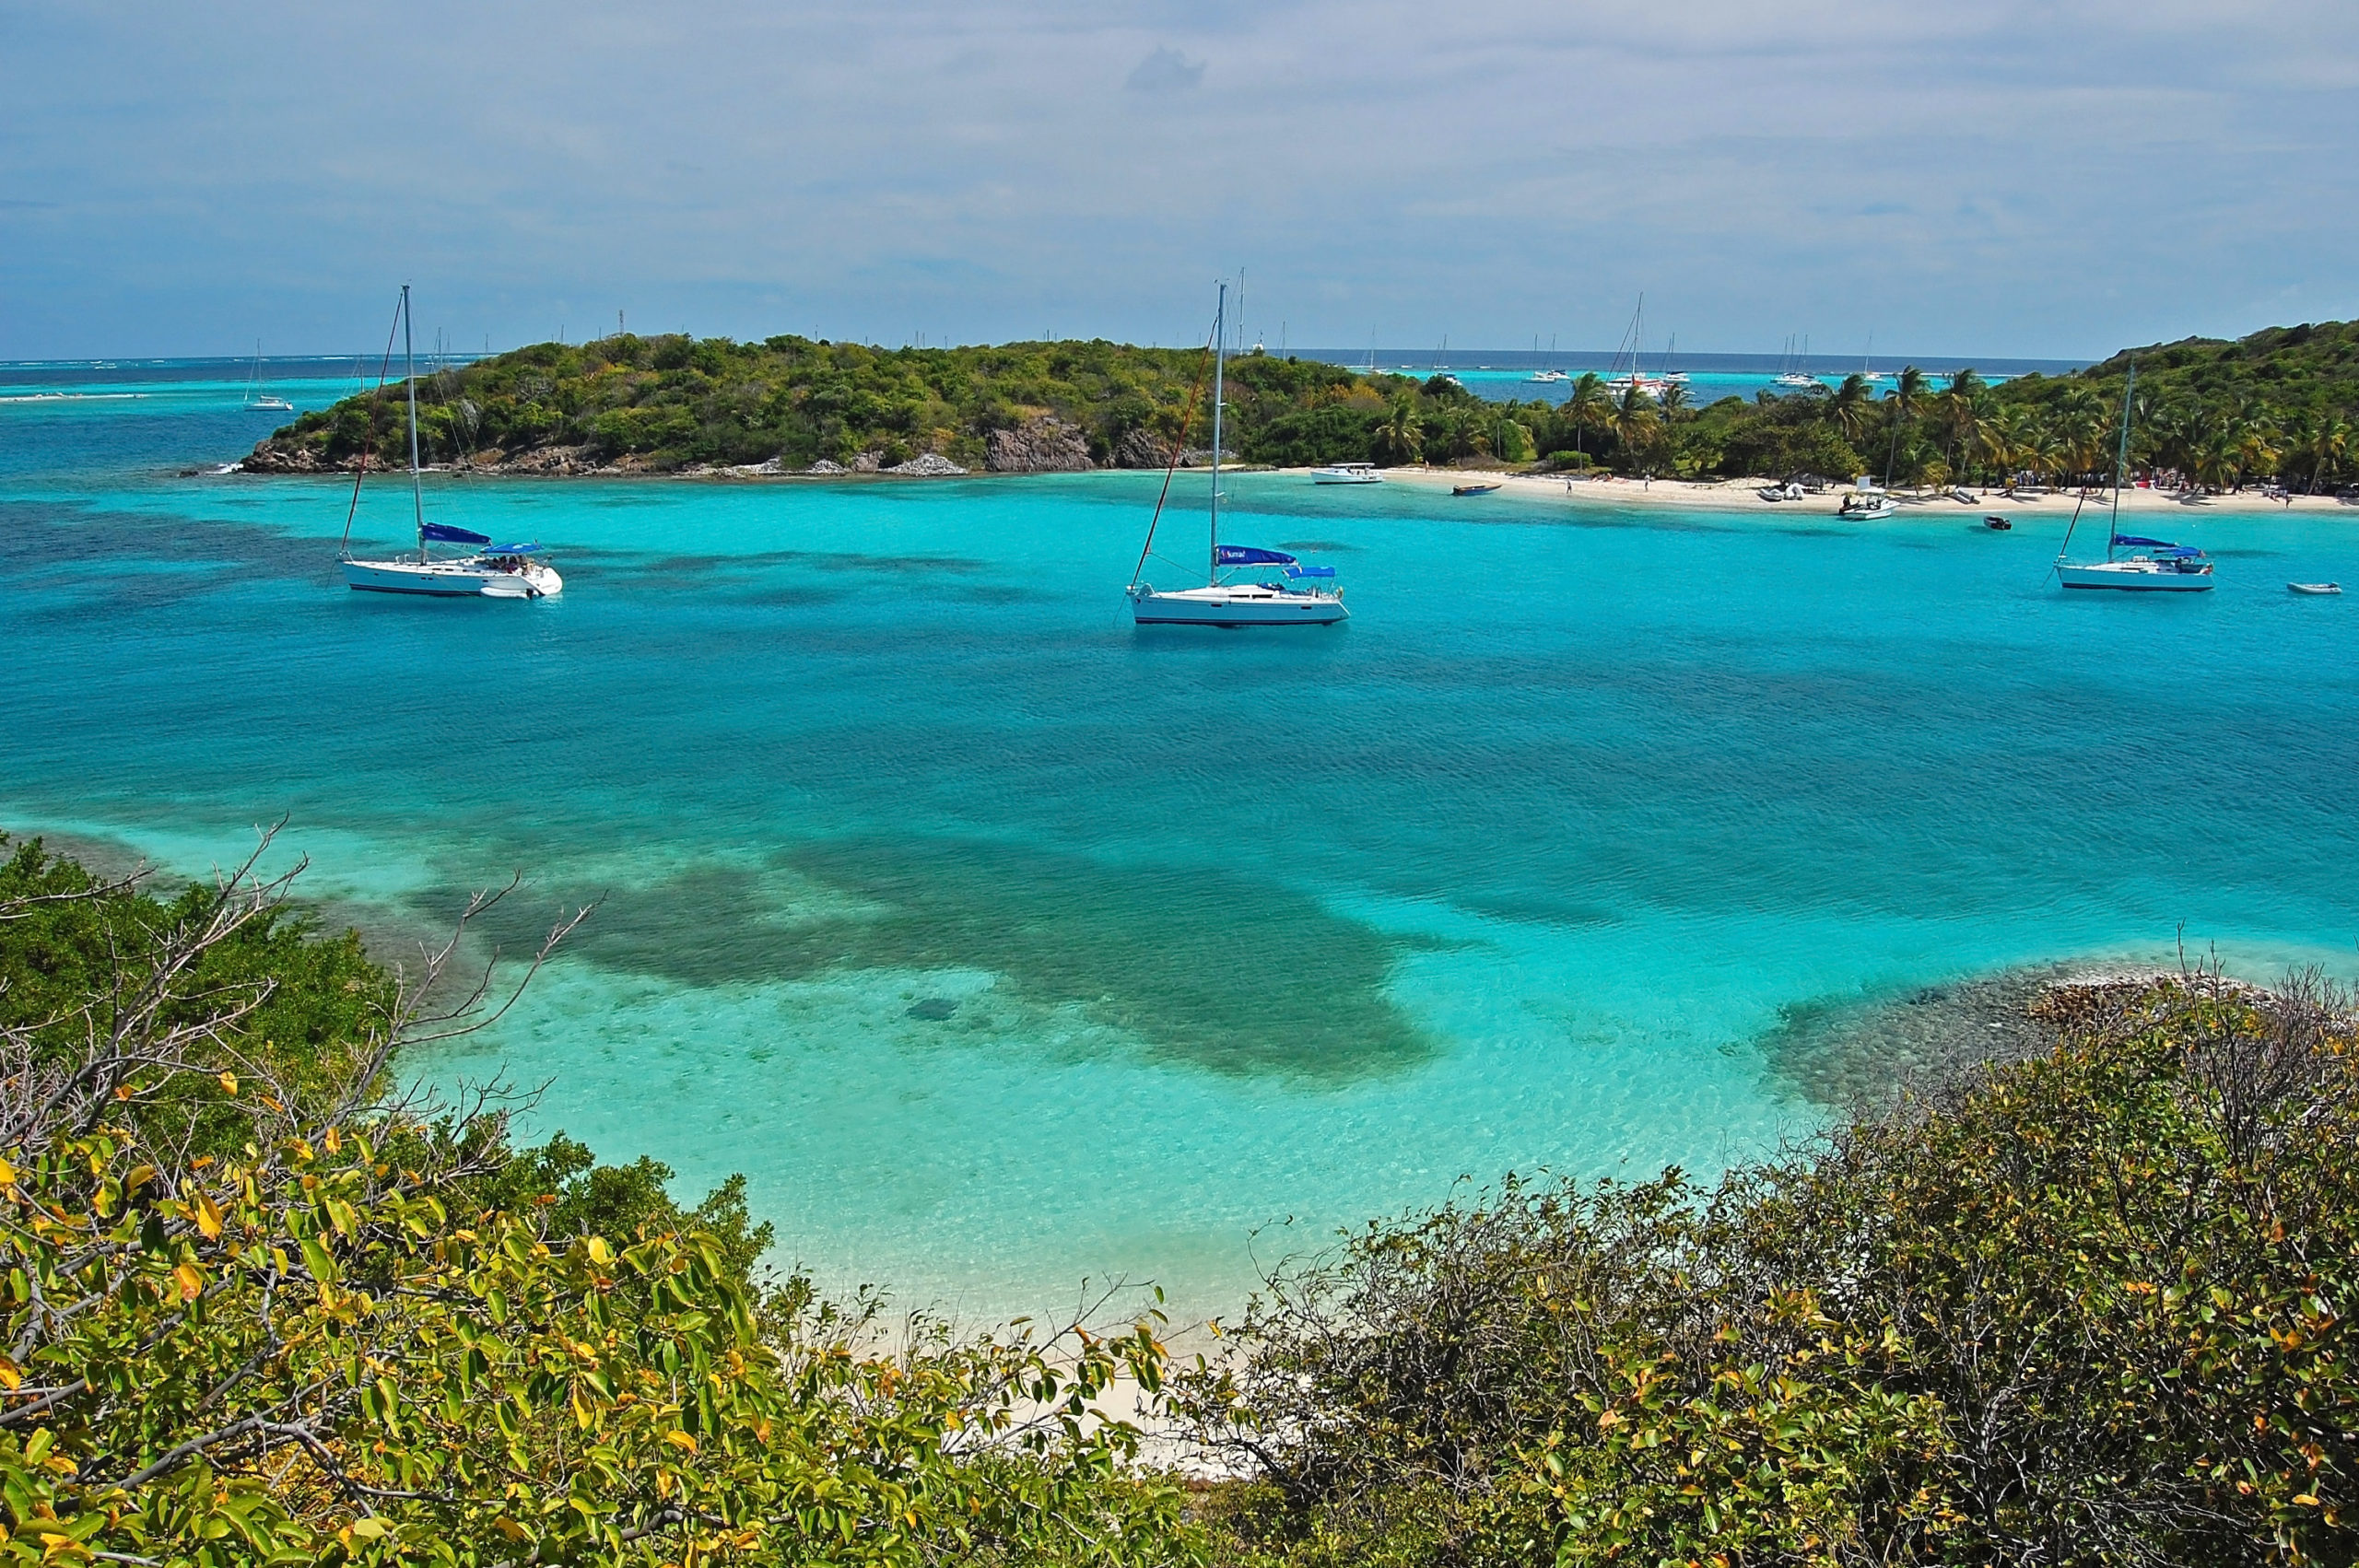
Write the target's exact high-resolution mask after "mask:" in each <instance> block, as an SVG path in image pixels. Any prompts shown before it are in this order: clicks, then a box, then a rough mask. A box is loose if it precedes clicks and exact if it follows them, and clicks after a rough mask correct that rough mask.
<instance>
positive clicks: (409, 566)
mask: <svg viewBox="0 0 2359 1568" xmlns="http://www.w3.org/2000/svg"><path fill="white" fill-rule="evenodd" d="M344 580H345V582H346V584H347V585H349V586H350V587H351V588H352V589H353V590H354V591H356V592H359V593H409V594H416V595H418V596H421V597H424V598H428V599H478V598H480V599H548V598H553V597H555V596H556V595H557V594H559V593H562V592H563V591H565V579H563V578H561V577H559V576H558V575H557V572H556V571H555V570H553V569H552V568H548V567H544V566H527V567H524V568H522V569H510V568H500V567H495V566H492V565H490V564H489V563H487V562H485V561H481V560H474V559H468V560H455V561H424V562H419V561H346V562H345V563H344Z"/></svg>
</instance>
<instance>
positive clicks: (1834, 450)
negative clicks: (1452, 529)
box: [243, 322, 2359, 493]
mask: <svg viewBox="0 0 2359 1568" xmlns="http://www.w3.org/2000/svg"><path fill="white" fill-rule="evenodd" d="M1207 358H1208V356H1207V354H1206V352H1205V351H1204V350H1202V349H1194V348H1152V347H1138V346H1133V345H1123V344H1115V343H1108V342H1105V341H1103V340H1092V341H1088V342H1054V343H1011V344H1001V345H992V346H985V347H967V348H901V349H885V348H876V347H871V346H868V345H860V344H848V343H830V342H827V341H824V340H813V339H810V338H804V337H799V336H787V337H772V338H768V339H765V340H764V341H762V342H760V343H737V342H733V341H731V340H729V339H726V338H691V337H687V336H685V335H677V334H674V335H664V336H654V337H641V336H637V335H633V334H617V335H616V336H613V337H606V338H601V339H598V340H596V341H595V342H592V343H586V344H580V345H566V344H554V343H544V344H535V345H532V346H530V347H527V348H520V349H515V350H513V351H511V352H509V353H506V354H500V355H497V356H494V357H490V358H487V359H482V360H478V361H476V362H475V363H474V364H471V365H467V366H464V367H452V368H446V369H437V370H435V371H432V372H430V373H428V374H426V375H424V376H421V377H420V378H419V380H418V387H417V391H418V397H419V421H418V423H419V429H418V436H419V442H420V448H421V451H422V453H423V455H424V457H425V459H426V461H427V462H428V463H430V464H432V465H435V466H438V467H447V468H453V469H463V470H467V471H471V472H477V473H492V474H544V475H565V474H621V475H628V474H704V475H711V474H741V475H746V476H760V475H769V474H858V473H871V474H873V473H880V472H882V473H897V474H910V475H917V476H928V475H940V474H960V473H968V472H974V471H979V470H980V471H987V472H992V473H1015V474H1040V473H1078V472H1084V471H1087V470H1092V469H1104V468H1161V467H1163V466H1165V465H1167V464H1168V463H1170V462H1173V461H1174V460H1175V458H1176V459H1177V460H1178V461H1180V462H1183V463H1184V462H1202V461H1208V460H1209V456H1210V454H1209V452H1207V451H1202V450H1200V449H1199V448H1198V446H1197V445H1196V443H1200V442H1203V440H1205V439H1206V437H1205V433H1204V432H1205V429H1206V427H1207V426H1208V425H1209V417H1208V413H1207V411H1206V409H1205V408H1204V406H1203V399H1204V397H1205V395H1206V391H1205V385H1206V378H1205V375H1204V371H1205V369H1206V361H1207ZM2133 360H2134V361H2135V363H2136V366H2137V369H2138V392H2137V399H2138V406H2137V410H2136V416H2135V418H2134V419H2133V421H2132V429H2131V438H2130V439H2131V454H2130V455H2131V460H2132V462H2133V464H2135V465H2136V466H2137V467H2139V468H2141V469H2142V470H2146V471H2152V472H2170V473H2174V474H2178V475H2180V476H2182V477H2183V478H2184V479H2185V481H2186V482H2187V483H2189V485H2191V486H2200V487H2201V488H2205V489H2211V490H2229V489H2236V488H2240V487H2243V486H2248V485H2254V484H2259V483H2265V482H2275V483H2278V484H2282V485H2283V486H2288V487H2289V488H2293V489H2298V490H2302V491H2304V492H2306V493H2318V492H2322V491H2330V490H2331V489H2333V488H2334V486H2336V485H2337V484H2339V483H2341V482H2344V481H2345V480H2347V479H2348V478H2349V476H2350V475H2351V474H2352V472H2353V467H2354V462H2359V444H2354V442H2353V438H2352V430H2353V423H2354V421H2359V323H2353V322H2327V323H2323V324H2319V325H2309V326H2297V327H2281V328H2271V329H2269V330H2267V331H2264V332H2259V333H2253V334H2252V335H2250V336H2248V337H2245V338H2241V339H2238V340H2236V341H2235V342H2227V341H2223V340H2217V339H2204V338H2189V339H2187V340H2185V341H2183V342H2179V343H2174V344H2168V345H2154V346H2150V347H2146V348H2140V349H2131V350H2125V351H2123V352H2122V353H2120V354H2117V355H2115V356H2114V357H2111V358H2109V359H2107V360H2106V361H2105V362H2103V363H2102V364H2098V365H2095V366H2091V367H2089V368H2088V369H2083V370H2079V371H2075V372H2072V373H2071V374H2069V375H2063V376H2051V377H2042V376H2036V375H2035V376H2025V377H2021V378H2018V379H2015V380H2008V381H2004V382H2001V383H1998V384H1991V383H1989V382H1986V381H1985V380H1984V379H1983V378H1982V377H1981V376H1979V375H1978V374H1976V372H1975V371H1973V370H1972V369H1954V370H1949V371H1945V372H1942V373H1939V374H1935V373H1929V372H1927V371H1925V370H1922V369H1918V368H1916V367H1913V366H1912V367H1910V368H1908V369H1904V370H1902V371H1901V372H1899V374H1898V375H1897V376H1895V377H1888V378H1882V379H1874V378H1870V377H1868V376H1864V375H1854V376H1848V377H1846V378H1844V380H1842V381H1841V383H1840V384H1839V385H1834V386H1825V385H1822V387H1821V388H1820V389H1819V390H1818V391H1815V392H1801V393H1799V394H1794V395H1778V394H1775V393H1773V392H1762V393H1760V394H1758V395H1757V396H1755V397H1754V398H1753V399H1751V400H1747V399H1744V398H1739V397H1733V396H1731V397H1725V398H1721V399H1719V400H1718V401H1716V402H1712V403H1709V404H1696V403H1695V402H1693V401H1691V399H1690V396H1689V393H1688V390H1687V389H1686V388H1685V387H1684V386H1680V385H1676V384H1674V385H1672V386H1670V387H1668V388H1666V389H1664V390H1663V392H1661V395H1660V396H1654V395H1649V393H1648V392H1646V391H1644V390H1642V389H1641V388H1639V387H1637V386H1627V387H1623V388H1619V389H1616V388H1615V387H1614V386H1613V385H1611V384H1610V383H1608V382H1607V381H1606V380H1604V379H1603V378H1602V377H1599V376H1597V375H1594V374H1590V375H1584V376H1582V377H1580V378H1579V379H1578V380H1575V381H1574V382H1572V383H1571V385H1570V386H1569V388H1568V389H1567V391H1568V395H1567V397H1566V399H1565V400H1564V401H1563V402H1561V403H1549V402H1543V401H1494V400H1490V399H1485V398H1482V397H1478V396H1476V395H1475V394H1474V393H1473V392H1469V391H1468V390H1467V389H1466V388H1465V387H1463V386H1462V385H1461V384H1460V383H1459V382H1458V381H1457V380H1454V379H1452V378H1451V377H1449V376H1447V375H1439V374H1438V375H1434V376H1430V377H1427V378H1426V379H1424V380H1418V379H1416V378H1414V377H1411V376H1406V375H1396V374H1385V373H1380V372H1379V373H1372V374H1371V373H1362V372H1358V371H1355V370H1352V369H1348V368H1346V367H1344V366H1339V365H1332V364H1327V363H1324V362H1321V361H1318V360H1309V359H1303V358H1300V357H1277V356H1273V355H1269V354H1264V353H1258V352H1257V353H1252V354H1247V355H1243V356H1240V357H1237V358H1235V359H1233V360H1231V361H1230V362H1229V367H1228V375H1227V423H1226V435H1225V438H1224V439H1225V441H1226V444H1228V446H1229V447H1230V449H1231V451H1232V454H1233V455H1234V456H1236V457H1238V458H1240V459H1241V460H1242V461H1244V462H1251V463H1262V464H1268V465H1273V466H1280V467H1292V466H1302V465H1309V464H1317V463H1322V462H1338V461H1363V462H1379V463H1389V464H1402V463H1416V462H1428V463H1435V464H1440V465H1445V466H1456V465H1468V464H1480V465H1496V466H1506V467H1509V468H1518V467H1523V468H1533V467H1537V468H1543V469H1547V470H1551V471H1556V470H1565V471H1580V470H1590V469H1595V470H1601V471H1605V472H1611V473H1615V474H1647V475H1659V476H1663V477H1677V478H1685V479H1711V478H1721V477H1733V476H1741V475H1748V474H1753V475H1768V476H1774V477H1780V478H1783V477H1790V476H1793V475H1798V474H1817V475H1827V476H1833V477H1837V478H1848V477H1849V476H1850V475H1852V474H1880V475H1883V476H1884V477H1886V478H1887V479H1888V480H1889V481H1890V482H1892V483H1896V484H1904V485H1920V486H1926V485H1929V486H1948V485H1959V484H1975V483H2000V484H2003V483H2006V482H2008V481H2009V480H2011V479H2013V478H2014V477H2016V476H2025V475H2027V476H2030V477H2033V478H2035V479H2037V480H2040V481H2044V482H2048V483H2056V484H2068V483H2073V482H2090V481H2096V480H2102V479H2104V478H2107V477H2108V476H2109V475H2110V474H2111V471H2112V467H2113V457H2114V435H2115V432H2116V431H2117V429H2118V421H2119V411H2120V406H2121V395H2122V389H2123V383H2124V380H2125V377H2126V374H2127V372H2128V369H2129V368H2130V364H2131V362H2132V361H2133ZM403 399H404V392H403V389H402V388H401V387H400V386H399V385H397V384H391V383H389V384H387V385H386V386H384V387H381V388H380V389H378V390H376V391H374V392H370V393H366V394H363V395H360V396H357V397H352V398H347V399H346V400H345V401H343V402H341V403H339V404H335V405H334V407H331V408H328V409H324V410H321V411H318V412H315V413H310V414H306V415H303V416H302V417H300V418H299V419H297V420H296V421H295V422H294V423H293V424H291V425H289V426H287V427H284V428H282V429H280V430H278V431H276V433H274V434H273V435H272V436H271V437H270V438H269V439H266V440H264V441H263V442H261V443H260V444H259V445H258V446H256V447H255V449H254V451H253V452H252V455H250V456H249V457H248V458H247V459H246V460H245V462H244V464H243V467H244V468H245V470H246V471H247V472H249V473H263V474H321V473H334V472H350V471H351V470H352V469H353V468H354V467H356V466H358V465H359V464H360V463H361V462H362V461H363V454H364V453H366V454H368V457H367V461H368V462H369V465H370V466H372V467H374V466H399V465H401V464H403V463H405V462H406V461H407V450H406V435H405V420H404V415H403V409H402V407H401V406H400V404H401V403H402V401H403Z"/></svg>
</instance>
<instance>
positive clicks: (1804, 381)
mask: <svg viewBox="0 0 2359 1568" xmlns="http://www.w3.org/2000/svg"><path fill="white" fill-rule="evenodd" d="M1809 362H1810V339H1808V338H1804V339H1802V353H1801V354H1799V355H1797V354H1795V352H1794V340H1793V339H1792V338H1790V337H1789V338H1788V339H1786V355H1785V358H1784V359H1783V360H1782V361H1781V362H1780V363H1779V364H1778V380H1777V382H1776V384H1777V385H1778V386H1781V387H1792V388H1795V389H1796V390H1798V391H1808V390H1812V389H1814V388H1816V387H1818V386H1819V385H1820V384H1821V383H1820V381H1819V379H1818V378H1817V377H1816V376H1813V375H1811V374H1810V373H1809V372H1807V371H1805V370H1804V369H1802V367H1803V366H1804V365H1806V364H1808V363H1809Z"/></svg>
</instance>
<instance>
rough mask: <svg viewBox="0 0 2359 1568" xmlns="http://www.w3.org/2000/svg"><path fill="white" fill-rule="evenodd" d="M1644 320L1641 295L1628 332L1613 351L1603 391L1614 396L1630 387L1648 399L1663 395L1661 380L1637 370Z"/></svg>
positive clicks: (1643, 297) (1645, 311) (1631, 315)
mask: <svg viewBox="0 0 2359 1568" xmlns="http://www.w3.org/2000/svg"><path fill="white" fill-rule="evenodd" d="M1646 319H1647V297H1646V296H1645V295H1643V294H1641V295H1639V296H1638V308H1637V310H1634V311H1632V312H1631V313H1630V327H1629V330H1628V331H1627V332H1625V333H1623V334H1622V343H1621V344H1620V345H1617V346H1616V347H1615V348H1614V364H1613V366H1612V373H1611V374H1609V375H1608V376H1607V377H1606V378H1605V390H1606V391H1607V392H1612V393H1614V394H1615V395H1616V396H1619V395H1620V394H1621V393H1623V392H1627V391H1629V390H1630V389H1631V388H1632V387H1636V388H1637V390H1638V391H1640V392H1644V393H1646V394H1647V395H1648V396H1649V397H1661V395H1662V394H1663V388H1664V386H1665V385H1666V383H1665V382H1664V381H1663V380H1661V378H1660V377H1657V376H1649V375H1647V374H1645V373H1644V372H1642V371H1641V370H1640V369H1639V368H1638V345H1639V341H1640V340H1641V338H1643V337H1644V335H1645V333H1646ZM1625 351H1626V352H1627V353H1628V355H1629V357H1630V359H1629V365H1628V367H1627V368H1626V369H1625V367H1624V365H1623V361H1622V357H1623V355H1624V353H1625Z"/></svg>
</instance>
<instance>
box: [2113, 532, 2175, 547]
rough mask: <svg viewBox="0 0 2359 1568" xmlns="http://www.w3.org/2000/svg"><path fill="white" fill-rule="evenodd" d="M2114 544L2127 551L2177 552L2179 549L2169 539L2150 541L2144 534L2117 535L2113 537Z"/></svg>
mask: <svg viewBox="0 0 2359 1568" xmlns="http://www.w3.org/2000/svg"><path fill="white" fill-rule="evenodd" d="M2113 542H2114V544H2116V545H2118V546H2119V547H2121V548H2123V549H2126V550H2137V549H2150V550H2176V549H2177V548H2178V546H2177V544H2172V543H2171V542H2170V541H2169V540H2167V539H2149V538H2147V537H2146V536H2145V535H2144V534H2142V533H2117V534H2115V535H2114V536H2113Z"/></svg>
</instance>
